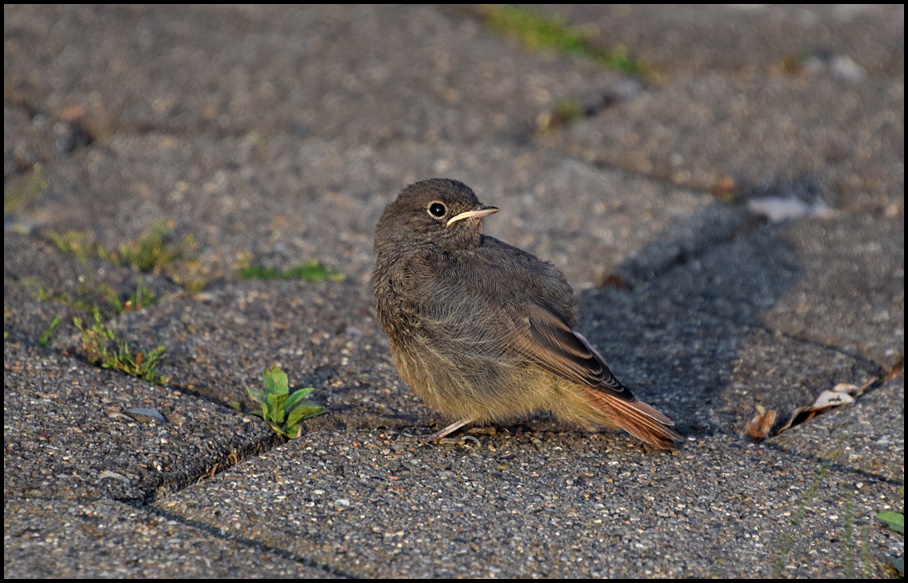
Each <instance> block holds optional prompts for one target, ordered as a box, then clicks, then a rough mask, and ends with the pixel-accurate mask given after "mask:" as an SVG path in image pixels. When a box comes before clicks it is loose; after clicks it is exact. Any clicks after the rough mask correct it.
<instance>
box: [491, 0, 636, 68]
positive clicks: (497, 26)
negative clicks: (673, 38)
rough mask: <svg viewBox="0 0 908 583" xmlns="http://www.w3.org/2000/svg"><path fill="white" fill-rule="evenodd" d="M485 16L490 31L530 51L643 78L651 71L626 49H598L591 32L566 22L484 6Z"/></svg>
mask: <svg viewBox="0 0 908 583" xmlns="http://www.w3.org/2000/svg"><path fill="white" fill-rule="evenodd" d="M483 12H484V14H485V17H486V23H487V25H488V26H489V28H491V29H492V30H494V31H495V32H498V33H500V34H503V35H505V36H509V37H511V38H514V39H516V40H517V41H519V42H520V43H521V44H523V45H524V46H526V47H527V48H528V49H530V50H540V49H555V50H559V51H564V52H568V53H573V54H577V55H580V56H582V57H586V58H588V59H592V60H594V61H596V62H598V63H601V64H603V65H605V66H607V67H611V68H613V69H617V70H619V71H621V72H623V73H626V74H628V75H634V76H643V75H645V74H646V73H647V71H648V69H649V67H648V66H647V65H645V64H644V63H641V62H640V61H638V60H637V59H635V58H634V57H633V56H631V55H630V54H628V52H627V49H625V48H624V47H621V46H618V47H616V48H614V49H612V50H606V49H604V48H602V47H600V46H597V45H596V44H595V43H594V42H593V41H592V38H591V37H592V35H591V34H590V32H588V31H587V30H585V29H584V28H581V27H576V26H568V25H567V24H566V23H565V22H564V20H563V19H560V18H554V17H550V16H546V15H544V14H541V13H539V12H537V11H535V10H533V9H530V8H524V7H520V6H512V5H508V4H485V5H484V6H483Z"/></svg>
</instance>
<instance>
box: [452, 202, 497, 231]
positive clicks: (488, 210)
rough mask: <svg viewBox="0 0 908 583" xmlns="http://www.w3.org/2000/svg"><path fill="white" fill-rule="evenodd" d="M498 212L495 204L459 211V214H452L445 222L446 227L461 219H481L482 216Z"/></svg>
mask: <svg viewBox="0 0 908 583" xmlns="http://www.w3.org/2000/svg"><path fill="white" fill-rule="evenodd" d="M497 212H498V207H497V206H482V207H479V208H478V209H476V210H472V211H467V212H465V213H460V214H459V215H454V216H453V217H451V218H450V219H448V222H447V223H446V224H445V226H446V227H450V226H451V223H456V222H457V221H462V220H464V219H481V218H482V217H487V216H489V215H491V214H493V213H497Z"/></svg>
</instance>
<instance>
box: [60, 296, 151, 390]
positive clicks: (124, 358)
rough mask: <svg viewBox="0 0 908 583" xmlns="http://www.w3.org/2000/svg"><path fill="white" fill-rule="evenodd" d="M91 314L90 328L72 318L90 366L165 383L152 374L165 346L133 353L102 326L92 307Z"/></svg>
mask: <svg viewBox="0 0 908 583" xmlns="http://www.w3.org/2000/svg"><path fill="white" fill-rule="evenodd" d="M92 312H93V315H94V321H95V322H94V324H92V325H91V326H85V325H83V324H82V320H81V319H80V318H73V324H74V325H75V326H76V328H78V329H79V331H80V332H81V333H82V350H83V351H84V352H85V356H86V358H88V361H89V362H90V363H92V364H98V363H100V364H101V367H102V368H112V369H114V370H118V371H120V372H122V373H124V374H128V375H130V376H134V377H137V378H140V379H144V380H146V381H151V382H153V383H158V384H162V383H165V382H167V378H166V377H163V376H160V375H158V374H156V373H155V369H156V368H157V367H158V364H159V363H160V362H161V360H162V359H163V358H164V352H165V351H166V348H165V347H163V346H158V347H157V348H155V349H153V350H151V351H149V352H147V353H146V352H136V353H133V352H132V351H131V350H130V349H129V344H128V343H127V342H126V340H122V339H118V338H117V334H116V332H114V331H113V330H111V329H110V328H108V327H107V326H106V325H105V324H104V322H103V321H102V320H101V313H100V312H99V311H98V309H97V308H94V309H93V310H92Z"/></svg>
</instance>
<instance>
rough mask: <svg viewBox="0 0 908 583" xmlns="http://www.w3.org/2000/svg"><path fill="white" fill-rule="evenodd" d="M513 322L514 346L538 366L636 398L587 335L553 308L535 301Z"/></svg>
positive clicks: (609, 391) (581, 382)
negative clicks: (613, 372)
mask: <svg viewBox="0 0 908 583" xmlns="http://www.w3.org/2000/svg"><path fill="white" fill-rule="evenodd" d="M511 324H512V326H511V335H510V336H511V338H510V340H511V343H512V344H511V346H512V347H513V348H514V349H515V350H517V351H518V352H520V354H522V355H523V356H525V357H526V358H528V359H530V360H531V361H532V362H533V363H535V364H536V365H537V366H539V367H541V368H543V369H545V370H547V371H549V372H551V373H552V374H555V375H558V376H560V377H562V378H565V379H567V380H569V381H571V382H575V383H578V384H581V385H587V386H590V387H594V388H596V389H599V390H601V391H605V392H607V393H609V394H611V395H614V396H616V397H620V398H622V399H624V400H627V401H634V400H635V398H634V395H633V394H632V393H631V392H630V390H629V389H628V388H627V387H625V386H624V385H622V384H621V382H619V381H618V379H616V378H615V375H613V374H612V371H610V370H609V368H608V366H606V364H605V361H604V360H603V359H602V356H601V355H600V354H599V353H598V352H596V349H595V348H593V347H592V346H591V345H590V343H589V342H588V341H587V339H586V338H584V337H583V336H582V335H581V334H580V333H579V332H576V331H574V330H572V329H571V327H570V326H569V325H568V324H567V323H566V322H565V321H564V320H563V319H561V318H559V317H558V316H557V315H556V314H555V313H554V312H552V311H551V310H549V309H547V308H545V307H544V306H541V305H538V304H533V305H531V306H530V307H529V308H528V309H526V310H521V311H520V313H519V315H517V314H515V315H514V316H513V317H512V318H511Z"/></svg>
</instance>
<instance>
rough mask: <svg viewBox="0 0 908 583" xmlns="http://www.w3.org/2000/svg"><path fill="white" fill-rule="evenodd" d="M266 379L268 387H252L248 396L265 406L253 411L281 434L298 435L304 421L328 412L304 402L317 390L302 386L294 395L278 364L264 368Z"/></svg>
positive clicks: (288, 437)
mask: <svg viewBox="0 0 908 583" xmlns="http://www.w3.org/2000/svg"><path fill="white" fill-rule="evenodd" d="M263 382H264V385H265V390H261V389H249V397H250V398H251V399H252V400H253V401H255V402H256V403H258V404H259V405H260V406H261V408H262V410H261V411H252V414H253V415H256V416H257V417H261V418H262V419H264V421H265V422H266V423H267V424H268V425H270V426H271V429H272V430H273V431H274V432H275V433H277V434H278V435H283V436H284V437H286V438H287V439H294V438H296V437H299V436H300V435H302V433H303V426H302V425H301V424H300V422H301V421H303V420H304V419H309V418H310V417H315V416H316V415H320V414H322V413H324V412H325V408H324V407H321V406H319V405H316V404H315V403H311V402H309V401H303V398H304V397H307V396H309V394H310V393H311V392H312V391H314V390H315V389H313V388H306V389H300V390H298V391H296V392H294V393H293V394H292V395H291V394H290V389H289V386H288V381H287V375H286V374H284V372H283V371H282V370H281V369H280V368H278V367H277V366H274V367H272V368H266V369H265V372H264V374H263Z"/></svg>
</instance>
